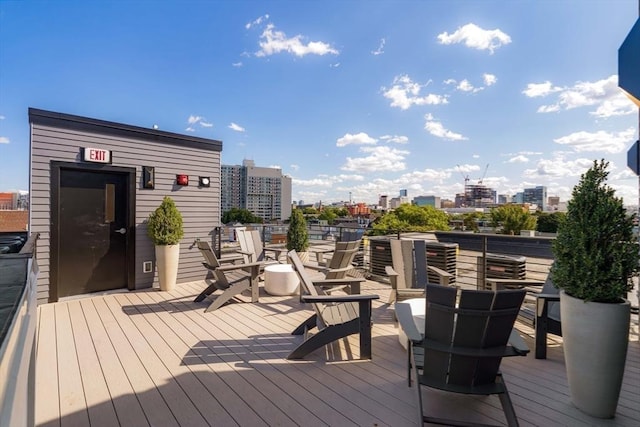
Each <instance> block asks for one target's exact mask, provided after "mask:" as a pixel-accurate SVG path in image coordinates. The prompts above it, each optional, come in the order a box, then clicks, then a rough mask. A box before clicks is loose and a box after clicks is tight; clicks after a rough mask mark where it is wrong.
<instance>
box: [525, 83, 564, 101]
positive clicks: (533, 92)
mask: <svg viewBox="0 0 640 427" xmlns="http://www.w3.org/2000/svg"><path fill="white" fill-rule="evenodd" d="M561 90H562V88H561V87H558V86H553V85H552V84H551V82H550V81H548V80H547V81H546V82H544V83H529V84H528V85H527V88H526V89H525V90H523V91H522V93H524V94H525V95H526V96H528V97H529V98H536V97H539V96H547V95H549V94H551V93H555V92H560V91H561Z"/></svg>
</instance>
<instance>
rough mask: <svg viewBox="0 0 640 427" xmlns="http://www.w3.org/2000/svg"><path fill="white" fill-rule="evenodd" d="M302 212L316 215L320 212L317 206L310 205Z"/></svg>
mask: <svg viewBox="0 0 640 427" xmlns="http://www.w3.org/2000/svg"><path fill="white" fill-rule="evenodd" d="M302 213H304V214H305V215H315V214H317V213H318V210H317V209H316V208H312V207H308V208H304V210H303V212H302Z"/></svg>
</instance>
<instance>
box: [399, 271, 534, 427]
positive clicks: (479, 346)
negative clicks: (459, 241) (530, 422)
mask: <svg viewBox="0 0 640 427" xmlns="http://www.w3.org/2000/svg"><path fill="white" fill-rule="evenodd" d="M525 295H526V291H525V290H524V289H520V290H502V291H485V290H462V291H458V289H456V288H454V287H447V286H440V285H431V284H429V285H427V289H426V301H425V304H426V314H425V317H424V321H423V322H420V323H418V324H416V319H415V318H414V317H413V315H412V313H411V309H410V307H411V305H409V304H402V303H399V304H396V316H397V317H398V321H399V322H400V325H401V326H402V328H403V329H404V331H405V332H406V334H407V337H408V339H409V343H410V346H409V351H410V356H411V363H412V365H413V368H414V372H415V377H416V382H417V384H416V390H417V394H418V399H419V409H420V414H419V420H420V424H422V423H423V422H427V423H434V424H446V425H471V424H469V423H468V422H462V421H460V420H450V419H442V418H435V417H431V416H429V415H428V414H425V413H424V405H423V400H422V387H429V388H435V389H439V390H443V391H447V392H452V393H464V394H477V395H493V394H497V395H498V396H499V398H500V403H501V405H502V409H503V411H504V413H505V417H506V419H507V423H508V425H509V426H517V425H518V419H517V417H516V413H515V410H514V409H513V405H512V403H511V399H510V397H509V392H508V390H507V386H506V384H505V382H504V380H503V378H502V374H501V372H500V363H501V361H502V358H503V357H510V356H525V355H526V354H527V353H528V352H529V349H528V347H527V346H526V344H525V343H524V341H523V340H522V338H521V337H520V335H519V334H518V333H517V331H516V330H514V329H513V325H514V322H515V320H516V318H517V316H518V312H519V311H520V306H521V305H522V302H523V300H524V297H525ZM409 385H411V383H409Z"/></svg>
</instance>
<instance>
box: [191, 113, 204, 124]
mask: <svg viewBox="0 0 640 427" xmlns="http://www.w3.org/2000/svg"><path fill="white" fill-rule="evenodd" d="M200 120H202V117H200V116H193V115H192V116H189V118H188V119H187V123H189V124H190V125H193V124H196V123H198V122H199V121H200Z"/></svg>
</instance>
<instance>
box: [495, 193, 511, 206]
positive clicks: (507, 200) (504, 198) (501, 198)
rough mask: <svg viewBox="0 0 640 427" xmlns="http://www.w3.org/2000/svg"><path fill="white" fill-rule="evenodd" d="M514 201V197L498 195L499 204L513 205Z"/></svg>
mask: <svg viewBox="0 0 640 427" xmlns="http://www.w3.org/2000/svg"><path fill="white" fill-rule="evenodd" d="M512 201H513V196H510V195H508V194H498V204H499V205H506V204H507V203H511V202H512Z"/></svg>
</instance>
